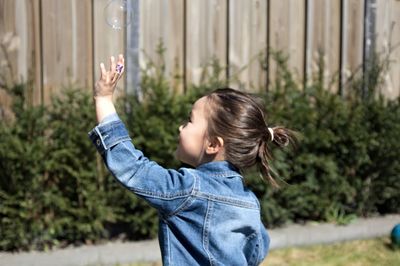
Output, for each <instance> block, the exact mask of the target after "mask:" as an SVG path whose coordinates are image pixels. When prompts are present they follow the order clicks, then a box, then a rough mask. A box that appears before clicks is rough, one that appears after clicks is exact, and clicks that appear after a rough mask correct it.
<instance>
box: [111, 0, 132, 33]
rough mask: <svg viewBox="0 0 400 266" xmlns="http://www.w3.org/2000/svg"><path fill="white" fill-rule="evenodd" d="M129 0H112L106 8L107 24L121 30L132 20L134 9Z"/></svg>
mask: <svg viewBox="0 0 400 266" xmlns="http://www.w3.org/2000/svg"><path fill="white" fill-rule="evenodd" d="M128 1H129V0H111V1H110V2H109V3H108V4H107V5H106V7H105V8H104V16H105V17H106V22H107V24H108V25H109V26H110V27H112V28H113V29H116V30H120V29H122V28H124V27H127V26H128V25H129V24H131V22H132V18H133V10H132V7H131V6H130V5H129V3H128Z"/></svg>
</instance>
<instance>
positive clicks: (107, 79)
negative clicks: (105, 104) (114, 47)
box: [93, 54, 124, 100]
mask: <svg viewBox="0 0 400 266" xmlns="http://www.w3.org/2000/svg"><path fill="white" fill-rule="evenodd" d="M100 71H101V72H100V79H99V80H98V81H97V82H96V84H95V86H94V90H93V97H94V98H95V99H99V98H107V99H111V100H112V96H113V93H114V90H115V87H116V86H117V83H118V80H119V79H120V78H121V76H122V74H123V73H124V56H123V55H122V54H120V55H119V56H118V61H117V63H116V62H115V58H114V57H113V56H111V57H110V69H109V70H108V71H107V70H106V68H105V66H104V64H103V63H101V64H100Z"/></svg>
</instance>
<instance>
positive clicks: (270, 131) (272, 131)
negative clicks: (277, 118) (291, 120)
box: [268, 127, 274, 142]
mask: <svg viewBox="0 0 400 266" xmlns="http://www.w3.org/2000/svg"><path fill="white" fill-rule="evenodd" d="M268 131H269V133H270V134H271V142H272V141H274V129H272V128H270V127H269V128H268Z"/></svg>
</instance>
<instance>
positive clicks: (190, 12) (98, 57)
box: [0, 0, 400, 104]
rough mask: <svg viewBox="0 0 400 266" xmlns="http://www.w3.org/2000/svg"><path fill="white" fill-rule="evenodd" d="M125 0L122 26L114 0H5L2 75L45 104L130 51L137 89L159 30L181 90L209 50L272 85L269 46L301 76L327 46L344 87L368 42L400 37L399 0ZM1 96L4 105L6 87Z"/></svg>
mask: <svg viewBox="0 0 400 266" xmlns="http://www.w3.org/2000/svg"><path fill="white" fill-rule="evenodd" d="M127 1H128V2H129V5H130V8H131V10H132V13H133V21H132V22H131V23H130V25H129V26H128V27H126V28H124V29H123V30H115V29H112V28H111V27H110V26H108V25H107V24H106V22H105V15H104V8H105V6H106V5H107V3H108V2H109V0H0V38H1V39H0V41H1V47H2V50H1V51H0V64H1V71H0V73H1V74H2V75H3V76H2V80H3V82H5V81H4V80H8V81H9V82H11V81H12V80H14V81H15V80H28V79H30V80H32V82H33V86H32V97H33V101H34V102H35V103H43V102H45V103H46V102H48V101H49V98H50V96H51V95H52V94H53V93H55V92H57V91H59V90H60V89H61V88H62V86H65V85H68V84H71V83H73V84H77V85H79V86H80V87H82V88H83V89H91V87H92V86H93V83H94V81H95V80H96V79H97V78H98V77H99V70H98V65H99V63H100V62H107V60H108V58H109V56H110V55H117V54H118V53H124V54H125V55H126V59H127V72H126V75H125V77H124V78H125V82H124V84H123V85H122V86H123V87H124V89H125V90H126V91H130V90H134V89H135V88H136V87H137V85H138V82H139V78H140V77H139V68H140V67H144V66H146V64H148V62H149V59H151V60H153V61H155V62H159V59H158V56H157V53H156V46H157V43H158V42H159V40H160V39H162V41H163V44H164V46H165V47H166V52H165V63H166V71H167V73H168V74H169V75H170V76H171V82H174V84H175V86H176V87H177V88H179V89H180V90H184V89H185V88H186V85H187V84H189V83H192V82H194V83H196V82H199V80H200V78H201V75H202V71H203V69H204V66H205V65H206V64H207V63H209V62H210V60H211V59H212V58H216V59H217V60H218V61H219V62H220V63H222V64H223V65H225V66H227V69H226V71H224V73H223V75H227V76H232V75H234V74H235V73H237V72H238V71H239V70H241V69H242V68H243V67H244V66H247V67H246V68H245V69H244V70H242V71H241V72H240V74H239V75H238V77H239V80H240V83H241V84H244V85H245V86H246V87H247V88H248V89H252V88H265V87H267V86H268V80H270V79H271V78H273V77H274V75H275V72H276V66H275V64H274V62H273V60H272V59H271V57H268V56H267V57H266V60H268V61H267V62H268V66H269V67H268V71H267V72H266V71H263V70H262V68H261V66H260V64H259V62H258V60H257V55H258V54H259V53H260V52H263V53H264V55H267V54H268V53H266V52H267V51H270V49H272V50H281V51H283V52H284V53H285V54H287V55H288V56H289V61H288V64H289V67H290V69H291V70H293V72H294V73H296V78H297V81H298V82H304V80H307V78H309V77H310V75H311V74H312V73H313V71H314V70H315V64H316V58H317V56H318V52H319V51H322V53H323V54H324V57H323V58H324V62H325V66H326V68H325V75H326V76H327V77H332V76H333V75H337V76H338V77H339V78H338V79H337V82H335V83H334V85H333V87H332V89H333V90H342V91H343V90H345V89H346V88H345V84H346V79H347V78H348V77H349V76H350V75H351V74H352V73H354V72H355V71H356V70H357V69H359V68H360V67H361V68H362V64H363V62H364V60H365V59H366V58H368V56H369V55H370V54H371V51H373V50H375V51H378V52H382V53H384V54H388V53H389V48H390V45H392V46H395V45H396V44H399V43H400V1H399V0H127ZM390 33H392V34H390ZM5 51H6V53H4V52H5ZM390 56H391V60H392V65H391V68H390V70H389V71H388V72H387V73H386V75H385V86H384V93H385V94H386V95H387V96H388V97H390V98H394V97H397V96H398V95H399V91H400V62H399V60H400V59H399V58H400V48H399V49H395V50H394V51H392V52H391V53H390ZM10 70H11V71H10ZM177 76H178V77H180V78H179V79H174V78H173V77H177ZM237 85H238V83H235V82H232V86H237ZM0 100H1V101H2V103H3V104H7V101H8V100H7V97H6V96H5V93H4V91H2V90H0Z"/></svg>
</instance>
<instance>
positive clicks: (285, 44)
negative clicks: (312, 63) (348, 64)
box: [269, 0, 305, 83]
mask: <svg viewBox="0 0 400 266" xmlns="http://www.w3.org/2000/svg"><path fill="white" fill-rule="evenodd" d="M269 13H270V14H271V17H270V23H271V24H270V34H269V39H270V40H269V47H270V49H271V51H273V52H279V51H280V52H282V53H283V55H284V56H288V62H287V63H288V67H289V69H290V70H291V71H292V72H293V73H294V78H295V80H296V81H298V82H299V83H303V78H304V60H305V59H304V48H305V47H304V46H305V44H304V42H305V0H299V1H291V0H282V1H271V2H270V12H269ZM269 70H270V71H269V79H270V80H271V81H274V80H275V77H276V71H277V69H276V62H275V60H274V58H273V57H270V60H269Z"/></svg>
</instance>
